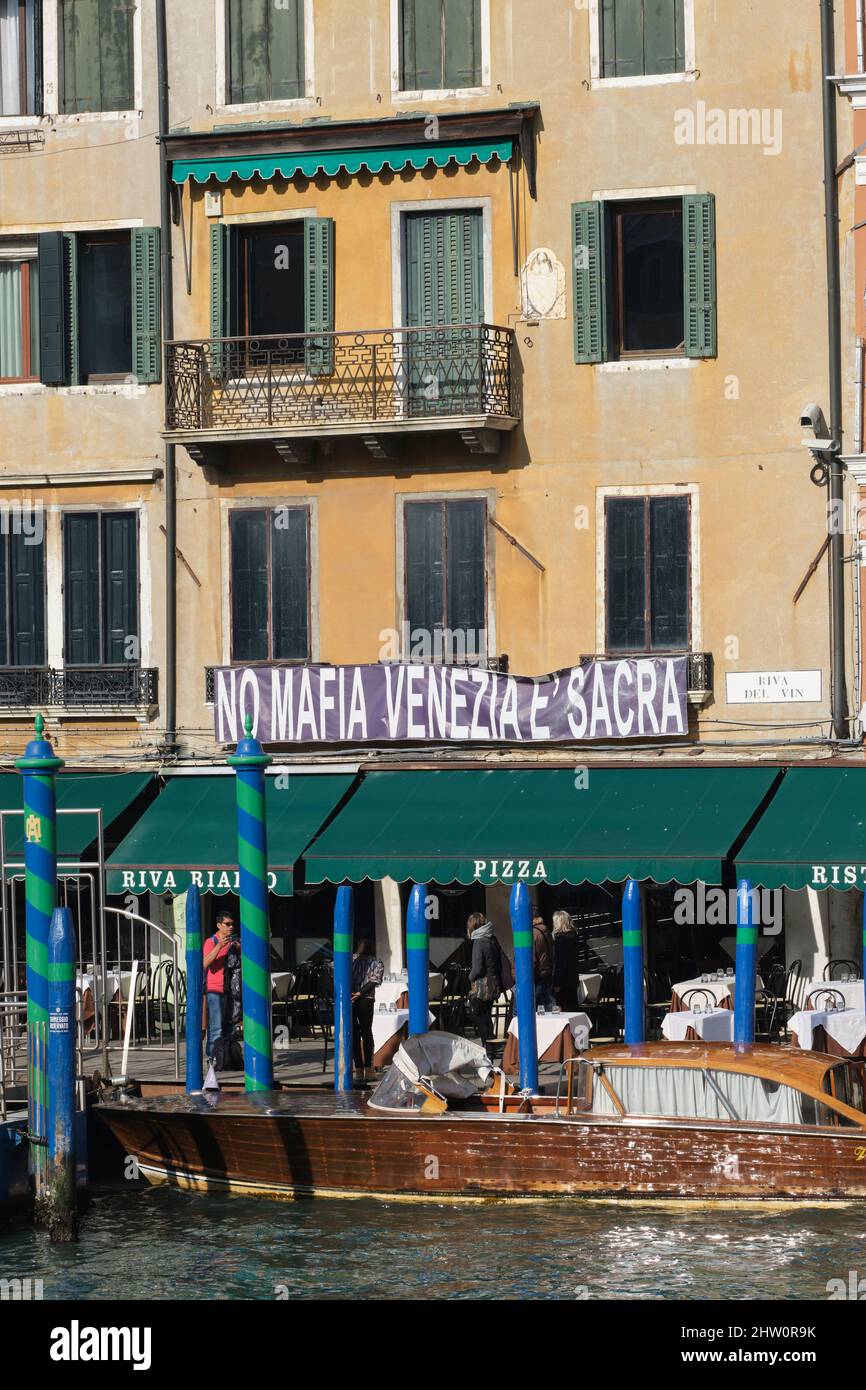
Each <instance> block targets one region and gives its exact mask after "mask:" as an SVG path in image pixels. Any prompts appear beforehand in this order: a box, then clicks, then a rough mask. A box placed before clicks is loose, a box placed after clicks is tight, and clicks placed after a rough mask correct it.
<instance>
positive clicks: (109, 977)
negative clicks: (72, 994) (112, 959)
mask: <svg viewBox="0 0 866 1390" xmlns="http://www.w3.org/2000/svg"><path fill="white" fill-rule="evenodd" d="M131 979H132V971H131V970H107V971H106V972H105V980H106V984H107V986H108V1002H109V1003H111V1000H112V999H113V998H114V996H115V994H117V991H118V990H121V992H122V997H123V998H124V999H128V998H129V982H130V980H131ZM75 988H76V989H77V990H79V991H80V993H81V994H84V993H85V992H86V991H87V990H90V991H91V993H92V994H93V1004H94V1007H95V1008H96V1010H97V1012H99V1009H100V1008H101V1000H102V976H101V975H100V974H97V973H95V972H93V973H90V972H87V973H85V974H83V975H76V976H75Z"/></svg>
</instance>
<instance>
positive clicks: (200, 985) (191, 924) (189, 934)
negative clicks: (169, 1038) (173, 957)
mask: <svg viewBox="0 0 866 1390" xmlns="http://www.w3.org/2000/svg"><path fill="white" fill-rule="evenodd" d="M184 920H185V922H186V1093H187V1095H188V1096H190V1095H192V1093H193V1091H200V1090H201V1088H202V1082H203V1072H202V1062H201V1011H202V1002H203V998H204V963H203V960H202V941H201V891H200V889H199V887H198V885H197V884H195V883H193V884H192V885H191V886H190V887H189V888H188V889H187V892H186V906H185V909H184Z"/></svg>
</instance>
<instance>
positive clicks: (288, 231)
mask: <svg viewBox="0 0 866 1390" xmlns="http://www.w3.org/2000/svg"><path fill="white" fill-rule="evenodd" d="M333 329H334V223H333V221H332V219H331V218H329V217H305V218H303V219H299V220H297V221H287V222H281V223H274V224H271V225H268V226H265V227H257V228H255V229H250V228H244V227H238V226H231V225H228V226H227V225H225V224H223V223H218V224H215V225H214V226H212V227H211V336H212V337H213V338H231V337H250V338H261V337H267V336H268V335H278V336H279V337H281V338H283V339H286V338H288V340H289V341H288V343H286V342H282V343H273V342H271V343H268V342H263V343H261V344H260V345H257V347H256V348H255V350H254V352H251V353H246V352H245V354H244V360H243V361H242V362H239V363H238V364H237V366H238V369H239V370H241V369H244V370H249V369H250V367H252V368H255V367H256V366H258V367H261V368H263V369H266V368H267V365H268V362H269V361H271V364H272V365H273V362H274V354H276V360H277V361H278V362H279V364H280V365H285V364H286V363H292V362H299V363H302V364H303V365H304V366H305V369H306V370H307V371H308V372H310V373H311V374H313V375H315V374H322V373H326V372H328V371H330V370H331V366H332V362H333V353H334V349H333V342H332V340H331V339H329V338H322V339H316V338H311V337H310V335H311V334H315V333H332V332H333ZM294 334H306V335H307V337H306V339H305V340H304V341H298V340H297V339H294V340H293V335H294ZM229 351H230V349H229V348H226V350H225V352H226V354H227V353H228V352H229ZM268 354H270V357H269V356H268ZM214 357H215V361H216V362H217V364H218V365H219V360H220V353H219V351H217V352H216V353H215V354H214ZM224 369H225V370H226V371H227V372H229V371H231V370H232V364H231V363H229V362H226V363H225V364H224Z"/></svg>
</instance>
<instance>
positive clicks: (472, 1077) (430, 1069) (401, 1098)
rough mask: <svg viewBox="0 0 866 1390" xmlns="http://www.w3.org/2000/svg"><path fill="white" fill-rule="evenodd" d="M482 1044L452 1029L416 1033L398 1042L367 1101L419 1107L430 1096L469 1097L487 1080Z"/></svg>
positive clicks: (378, 1106) (377, 1106)
mask: <svg viewBox="0 0 866 1390" xmlns="http://www.w3.org/2000/svg"><path fill="white" fill-rule="evenodd" d="M493 1071H494V1068H493V1063H492V1062H491V1060H490V1058H489V1057H488V1056H487V1053H486V1052H485V1051H484V1048H483V1047H480V1046H479V1045H478V1043H473V1042H470V1041H469V1040H468V1038H459V1037H457V1036H456V1035H455V1034H453V1033H418V1034H416V1035H415V1036H414V1037H411V1038H407V1039H406V1041H405V1042H404V1043H401V1044H400V1047H399V1048H398V1049H397V1052H396V1054H395V1056H394V1061H393V1062H392V1064H391V1066H390V1067H389V1068H388V1070H387V1071H386V1073H385V1075H384V1076H383V1078H382V1080H381V1081H380V1082H379V1084H378V1086H377V1087H376V1089H375V1091H374V1092H373V1094H372V1095H371V1097H370V1100H369V1102H368V1104H369V1105H371V1106H372V1107H373V1109H374V1110H400V1111H406V1110H421V1109H422V1108H423V1107H424V1106H425V1105H426V1104H427V1103H428V1102H429V1101H430V1098H431V1093H432V1095H433V1096H436V1097H439V1098H441V1099H442V1100H444V1101H449V1100H456V1101H461V1100H469V1099H470V1097H472V1096H475V1095H478V1093H479V1092H480V1091H482V1090H484V1089H485V1088H486V1087H487V1085H488V1084H489V1082H490V1078H491V1077H492V1075H493Z"/></svg>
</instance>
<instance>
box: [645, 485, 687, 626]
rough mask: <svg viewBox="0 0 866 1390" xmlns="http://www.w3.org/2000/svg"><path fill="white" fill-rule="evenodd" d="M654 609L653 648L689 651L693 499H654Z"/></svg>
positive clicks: (651, 500) (652, 556)
mask: <svg viewBox="0 0 866 1390" xmlns="http://www.w3.org/2000/svg"><path fill="white" fill-rule="evenodd" d="M649 506H650V594H651V596H650V607H651V612H652V621H651V632H652V639H651V640H652V646H653V647H654V648H655V649H664V648H674V647H687V646H688V641H689V499H688V498H687V497H652V498H650V504H649Z"/></svg>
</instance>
